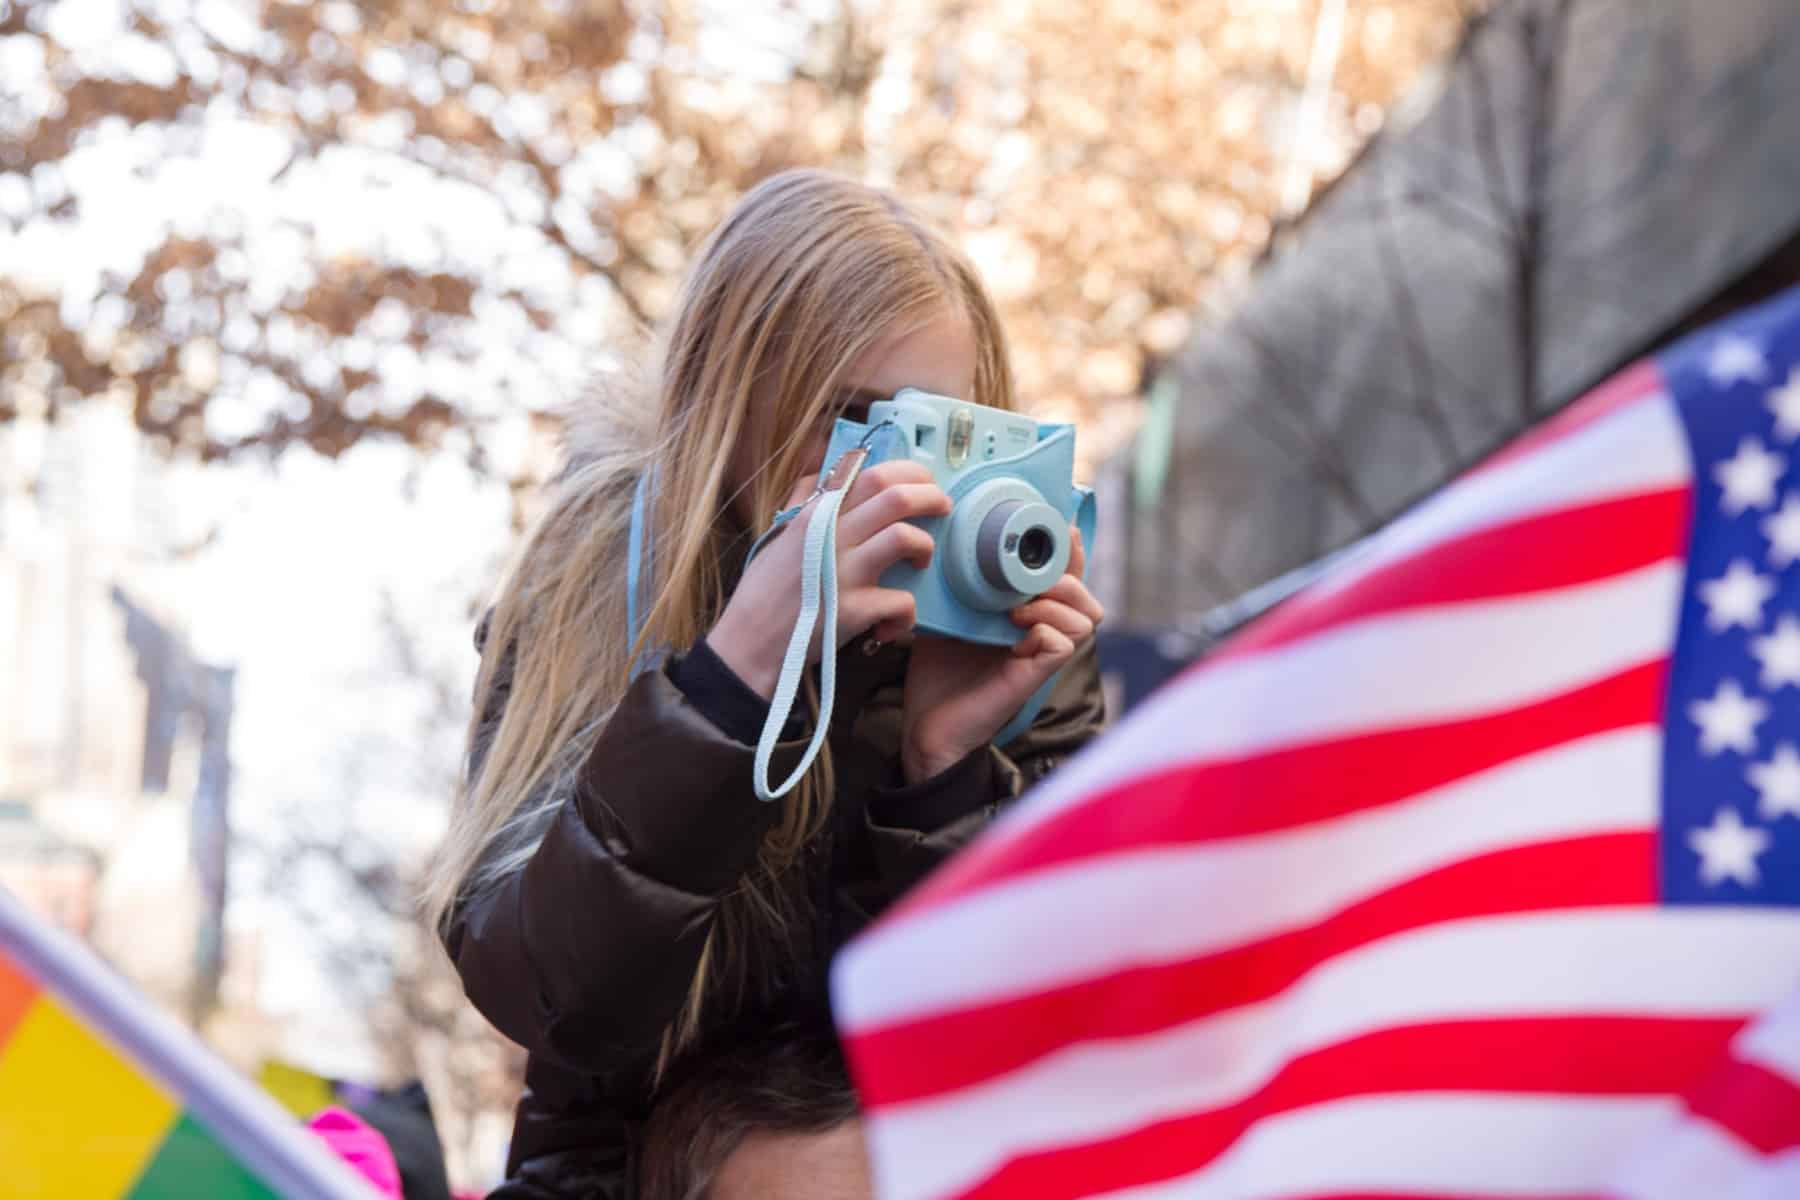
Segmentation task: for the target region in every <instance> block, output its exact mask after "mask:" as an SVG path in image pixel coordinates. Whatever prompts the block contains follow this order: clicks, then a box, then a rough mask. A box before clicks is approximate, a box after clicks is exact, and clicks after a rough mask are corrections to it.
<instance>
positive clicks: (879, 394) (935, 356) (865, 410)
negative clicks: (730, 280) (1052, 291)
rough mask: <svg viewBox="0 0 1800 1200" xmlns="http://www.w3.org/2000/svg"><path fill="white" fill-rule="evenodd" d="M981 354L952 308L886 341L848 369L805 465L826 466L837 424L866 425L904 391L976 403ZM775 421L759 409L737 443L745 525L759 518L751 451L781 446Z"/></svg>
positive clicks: (735, 481)
mask: <svg viewBox="0 0 1800 1200" xmlns="http://www.w3.org/2000/svg"><path fill="white" fill-rule="evenodd" d="M978 354H979V351H978V349H977V347H976V344H975V330H974V328H973V327H972V326H971V325H970V324H969V320H968V318H967V317H965V316H963V314H962V313H961V312H958V311H956V310H954V309H949V310H946V311H944V312H943V313H940V314H939V315H938V316H937V317H935V318H933V319H932V320H930V321H928V322H926V323H925V324H923V325H915V326H911V327H909V328H907V329H905V330H902V331H901V332H899V333H896V334H894V335H892V336H890V337H886V338H883V339H882V340H881V341H879V342H877V343H875V345H873V346H871V347H869V349H868V351H867V352H866V353H865V354H864V355H863V356H862V357H861V358H859V359H857V360H856V361H855V362H854V363H852V364H851V365H850V370H849V372H848V374H847V375H846V377H845V382H844V387H843V389H842V391H841V392H840V393H839V394H838V397H837V401H836V403H835V405H834V406H833V411H832V412H831V413H830V414H829V415H828V416H827V417H826V419H825V420H823V421H821V422H820V423H819V427H818V428H817V429H814V430H812V431H810V432H809V433H808V435H807V444H806V451H805V459H804V461H806V462H808V463H810V464H812V467H813V468H814V469H817V468H818V467H820V466H822V465H823V464H824V458H825V444H826V442H827V441H829V440H830V438H831V423H832V421H833V420H835V419H836V418H838V417H849V418H851V419H852V420H856V421H860V420H864V419H865V418H867V417H868V415H869V405H871V404H873V403H874V402H875V401H877V400H886V399H888V398H889V397H891V396H892V395H893V394H894V393H895V392H897V391H899V390H900V389H901V388H907V387H915V388H919V389H921V390H922V391H927V392H935V393H937V394H938V395H940V396H958V397H962V398H965V399H967V398H973V396H974V393H975V367H976V359H977V357H978ZM774 419H775V413H774V405H772V404H759V405H758V406H757V409H756V411H755V412H753V413H751V415H750V420H751V422H752V436H751V437H749V438H746V439H745V440H744V441H743V442H740V443H739V444H738V447H737V449H736V451H735V452H734V455H733V458H732V464H731V487H732V490H733V492H734V493H735V495H736V499H735V500H734V501H733V502H732V509H733V512H734V513H735V514H736V515H737V518H738V519H739V520H740V521H742V522H743V523H744V524H745V525H746V526H749V525H751V524H752V523H754V521H755V520H756V514H755V513H754V512H752V511H750V489H749V486H748V484H749V482H750V479H751V478H752V477H753V476H754V475H755V474H756V472H757V471H758V470H760V469H761V468H762V466H763V464H762V463H760V462H758V461H756V458H755V452H754V451H753V450H752V449H751V447H753V446H758V445H771V444H778V443H779V438H780V434H779V432H778V431H773V432H774V433H775V436H769V435H770V433H771V432H772V431H770V430H769V429H768V427H767V423H768V422H770V421H773V420H774Z"/></svg>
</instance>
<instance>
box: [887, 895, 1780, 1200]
mask: <svg viewBox="0 0 1800 1200" xmlns="http://www.w3.org/2000/svg"><path fill="white" fill-rule="evenodd" d="M1796 956H1800V913H1789V912H1782V911H1767V910H1736V909H1706V908H1702V909H1689V910H1684V911H1678V912H1671V911H1667V910H1659V909H1652V908H1642V909H1638V908H1632V909H1610V910H1595V911H1586V912H1568V911H1564V912H1548V913H1529V914H1523V915H1511V916H1505V917H1488V918H1481V919H1479V920H1470V921H1459V922H1454V923H1450V924H1446V925H1438V926H1430V927H1426V928H1423V929H1417V930H1413V931H1411V932H1409V933H1405V934H1400V935H1396V936H1394V937H1391V938H1388V939H1386V940H1384V941H1380V942H1376V943H1374V944H1373V945H1370V946H1365V947H1362V948H1360V949H1358V950H1353V951H1351V952H1349V953H1346V954H1344V955H1341V956H1340V957H1338V958H1336V959H1333V960H1331V961H1330V962H1328V963H1327V964H1325V965H1324V966H1323V967H1321V968H1319V969H1317V970H1315V971H1314V972H1313V973H1312V974H1310V975H1309V976H1307V977H1306V978H1305V979H1304V980H1302V981H1301V982H1300V983H1299V984H1298V985H1296V986H1295V987H1294V988H1292V989H1290V990H1289V991H1288V992H1286V993H1284V994H1283V995H1282V996H1280V997H1278V998H1277V999H1275V1000H1272V1001H1269V1002H1267V1003H1264V1004H1259V1005H1255V1006H1251V1007H1247V1008H1242V1009H1237V1010H1233V1011H1229V1012H1225V1013H1221V1014H1218V1015H1216V1016H1213V1017H1209V1018H1205V1019H1202V1020H1199V1021H1195V1022H1193V1023H1191V1024H1189V1025H1185V1026H1180V1027H1177V1028H1174V1029H1171V1030H1167V1031H1164V1032H1161V1033H1157V1034H1153V1035H1149V1036H1145V1037H1141V1038H1132V1039H1128V1040H1118V1041H1107V1042H1075V1043H1072V1044H1071V1045H1070V1046H1069V1048H1067V1049H1065V1050H1062V1051H1059V1052H1058V1053H1056V1054H1055V1055H1053V1056H1051V1057H1049V1058H1046V1059H1043V1060H1041V1061H1039V1062H1037V1063H1035V1064H1033V1065H1031V1066H1030V1067H1027V1068H1025V1069H1023V1070H1020V1071H1017V1072H1014V1073H1013V1074H1011V1075H1007V1076H1004V1077H1002V1078H1000V1079H998V1080H995V1081H993V1082H991V1083H987V1084H982V1085H978V1086H976V1087H971V1088H965V1089H963V1090H961V1091H959V1092H955V1093H952V1094H950V1095H947V1096H944V1097H942V1098H939V1099H933V1100H925V1101H918V1102H913V1103H908V1104H899V1105H890V1106H887V1107H884V1108H881V1109H879V1110H878V1111H877V1112H876V1114H875V1115H874V1118H873V1119H872V1120H871V1122H870V1130H869V1133H870V1146H871V1151H872V1153H873V1155H874V1156H875V1161H876V1163H877V1165H878V1166H880V1165H885V1164H895V1165H896V1169H895V1170H893V1171H892V1172H891V1173H889V1174H890V1176H891V1177H892V1178H901V1177H904V1178H905V1179H906V1180H907V1186H908V1187H909V1188H916V1189H917V1192H916V1194H917V1195H921V1196H935V1195H941V1194H949V1193H952V1192H955V1191H957V1190H959V1189H961V1188H965V1187H967V1186H969V1185H970V1184H973V1183H974V1182H976V1181H977V1180H979V1179H981V1178H982V1177H983V1176H985V1175H987V1174H988V1173H990V1172H991V1171H992V1170H994V1169H995V1168H997V1167H999V1166H1000V1165H1001V1164H1002V1163H1004V1162H1005V1161H1006V1160H1007V1159H1008V1158H1010V1157H1013V1156H1015V1155H1018V1154H1021V1153H1025V1152H1028V1151H1033V1150H1045V1149H1050V1148H1053V1147H1055V1146H1058V1145H1069V1144H1083V1143H1087V1142H1095V1141H1101V1140H1104V1139H1106V1138H1108V1137H1113V1136H1117V1135H1119V1134H1123V1133H1126V1132H1129V1131H1130V1130H1132V1129H1136V1128H1139V1127H1142V1126H1144V1125H1147V1124H1150V1123H1152V1122H1155V1121H1158V1120H1167V1119H1171V1118H1174V1117H1178V1116H1181V1115H1183V1114H1185V1113H1192V1112H1199V1111H1204V1110H1207V1109H1211V1108H1217V1107H1220V1106H1223V1105H1225V1104H1229V1103H1231V1102H1233V1101H1235V1100H1238V1099H1241V1098H1243V1097H1244V1096H1247V1095H1249V1094H1250V1093H1252V1092H1254V1091H1255V1090H1256V1089H1257V1088H1258V1087H1260V1086H1261V1085H1263V1084H1265V1083H1267V1082H1268V1081H1269V1080H1270V1079H1271V1078H1272V1077H1273V1076H1274V1075H1275V1073H1276V1072H1277V1071H1278V1070H1279V1069H1280V1068H1281V1066H1282V1065H1283V1064H1284V1063H1286V1062H1288V1061H1289V1060H1291V1059H1293V1058H1296V1057H1298V1056H1300V1055H1303V1054H1306V1053H1309V1052H1311V1051H1314V1050H1319V1049H1322V1048H1324V1047H1327V1046H1331V1045H1334V1044H1337V1043H1339V1042H1343V1041H1347V1040H1349V1039H1352V1038H1356V1037H1359V1036H1362V1035H1364V1034H1369V1033H1375V1032H1378V1031H1380V1030H1384V1029H1392V1028H1397V1027H1403V1026H1417V1025H1429V1024H1438V1023H1442V1022H1446V1021H1469V1020H1482V1019H1489V1018H1492V1019H1501V1018H1509V1017H1541V1016H1602V1017H1604V1016H1620V1015H1629V1016H1675V1017H1727V1018H1737V1019H1742V1018H1744V1017H1746V1016H1748V1015H1750V1014H1753V1013H1755V1012H1757V1011H1759V1010H1760V1009H1762V1008H1764V1007H1765V1006H1767V1005H1768V1004H1770V1003H1771V1002H1773V1001H1774V1000H1775V999H1777V998H1779V997H1782V996H1785V995H1787V994H1788V993H1789V991H1791V989H1792V987H1793V983H1794V973H1793V969H1792V963H1793V962H1794V961H1795V958H1796ZM1370 1086H1371V1088H1372V1089H1377V1090H1378V1089H1379V1086H1380V1080H1379V1079H1374V1080H1370ZM899 1164H904V1166H905V1170H904V1171H902V1170H899V1169H897V1166H898V1165H899ZM909 1194H913V1193H909ZM1259 1194H1261V1193H1259Z"/></svg>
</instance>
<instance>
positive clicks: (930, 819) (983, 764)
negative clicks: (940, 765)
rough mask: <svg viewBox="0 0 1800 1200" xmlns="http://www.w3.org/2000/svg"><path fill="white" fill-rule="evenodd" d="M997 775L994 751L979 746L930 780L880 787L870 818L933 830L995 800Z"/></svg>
mask: <svg viewBox="0 0 1800 1200" xmlns="http://www.w3.org/2000/svg"><path fill="white" fill-rule="evenodd" d="M995 778H996V776H995V772H994V755H993V752H992V751H991V750H989V748H988V747H986V746H980V747H977V748H976V749H975V750H973V751H971V752H970V753H968V754H966V755H964V756H963V757H962V758H961V759H959V760H958V761H957V762H955V763H954V764H952V765H951V766H948V767H945V768H944V769H943V770H942V771H939V772H938V773H937V774H936V775H933V776H932V777H931V778H930V779H921V780H920V781H919V782H917V783H911V784H907V785H905V786H904V787H890V788H881V789H878V790H877V791H876V793H875V794H874V795H873V796H871V797H870V798H869V819H870V820H872V821H873V822H875V824H877V825H885V826H887V827H888V828H890V829H911V830H915V831H917V832H919V833H930V832H932V831H933V830H936V829H942V828H943V827H944V826H946V825H948V824H950V823H951V822H952V821H957V820H960V819H961V818H963V817H965V816H967V815H968V814H969V813H972V812H976V811H978V810H980V809H981V808H984V807H985V806H987V805H989V804H993V803H995V802H996V801H997V800H998V799H999V797H998V795H997V793H996V790H995Z"/></svg>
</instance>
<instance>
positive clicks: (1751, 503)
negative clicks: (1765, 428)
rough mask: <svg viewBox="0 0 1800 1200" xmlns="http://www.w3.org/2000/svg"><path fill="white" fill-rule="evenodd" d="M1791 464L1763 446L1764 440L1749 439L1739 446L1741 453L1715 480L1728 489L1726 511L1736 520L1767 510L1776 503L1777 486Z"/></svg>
mask: <svg viewBox="0 0 1800 1200" xmlns="http://www.w3.org/2000/svg"><path fill="white" fill-rule="evenodd" d="M1786 469H1787V461H1786V460H1785V459H1784V458H1782V456H1781V455H1779V454H1777V453H1775V452H1774V451H1773V450H1770V449H1769V448H1768V447H1767V446H1764V445H1763V444H1762V439H1760V438H1753V437H1747V438H1745V439H1744V440H1743V441H1741V442H1739V443H1738V448H1737V453H1736V454H1734V455H1732V456H1731V457H1730V458H1728V459H1726V460H1725V461H1724V462H1722V463H1720V464H1719V465H1718V466H1716V467H1714V468H1713V478H1714V479H1716V480H1718V482H1719V486H1720V487H1722V488H1724V489H1725V499H1724V502H1723V503H1724V505H1725V511H1726V512H1727V513H1729V514H1730V515H1732V516H1734V517H1735V516H1736V515H1737V514H1739V513H1741V512H1743V511H1744V510H1745V509H1747V508H1767V507H1769V506H1770V505H1771V504H1773V503H1775V485H1776V484H1777V483H1779V482H1780V481H1781V473H1782V472H1783V471H1784V470H1786Z"/></svg>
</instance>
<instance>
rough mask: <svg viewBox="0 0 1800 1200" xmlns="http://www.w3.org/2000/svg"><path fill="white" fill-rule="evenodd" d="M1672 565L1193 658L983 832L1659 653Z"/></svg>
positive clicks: (1668, 618) (1674, 601) (1677, 569)
mask: <svg viewBox="0 0 1800 1200" xmlns="http://www.w3.org/2000/svg"><path fill="white" fill-rule="evenodd" d="M1682 576H1683V569H1682V564H1681V563H1680V562H1678V561H1666V562H1661V563H1656V564H1653V565H1651V566H1648V567H1642V568H1640V569H1638V570H1636V571H1630V572H1626V573H1625V574H1622V575H1616V576H1613V577H1611V578H1608V579H1603V580H1599V581H1597V582H1594V583H1588V584H1582V585H1579V586H1576V587H1568V588H1559V589H1557V590H1555V591H1550V592H1543V593H1538V594H1535V595H1529V596H1519V597H1507V598H1504V599H1498V600H1487V601H1476V602H1469V603H1461V604H1447V605H1440V606H1435V607H1430V608H1421V609H1412V610H1408V611H1405V612H1399V613H1390V614H1384V615H1381V616H1376V617H1371V618H1368V619H1366V620H1361V621H1352V622H1349V623H1347V624H1344V625H1341V626H1336V627H1333V628H1330V629H1327V630H1324V631H1322V632H1320V633H1317V634H1314V635H1313V636H1311V637H1309V638H1306V639H1304V640H1302V641H1299V642H1295V643H1292V644H1289V645H1285V646H1279V647H1276V648H1273V649H1271V650H1268V651H1266V652H1264V653H1259V654H1253V655H1248V656H1246V657H1243V658H1234V659H1224V660H1221V661H1219V662H1217V663H1213V664H1211V665H1207V666H1203V667H1201V668H1199V669H1198V670H1195V671H1193V672H1192V673H1190V674H1188V675H1186V676H1183V677H1182V678H1180V679H1177V680H1176V681H1175V682H1173V683H1171V684H1169V685H1168V686H1167V687H1165V688H1163V689H1162V691H1160V692H1159V693H1157V694H1156V695H1155V696H1152V697H1151V698H1150V699H1149V700H1148V701H1146V702H1145V703H1144V705H1143V706H1142V707H1141V708H1140V709H1139V710H1138V711H1137V712H1136V713H1134V714H1133V715H1132V716H1131V717H1130V718H1128V719H1127V720H1126V721H1124V722H1122V723H1121V724H1120V725H1119V726H1117V727H1116V728H1114V729H1113V730H1111V731H1110V732H1109V733H1108V735H1107V736H1106V737H1105V738H1103V739H1101V740H1100V741H1099V742H1096V743H1095V744H1094V745H1093V746H1091V747H1089V748H1088V749H1087V750H1085V751H1084V752H1082V753H1081V754H1078V755H1076V756H1075V757H1074V758H1073V759H1071V760H1070V761H1069V762H1068V763H1067V764H1065V765H1064V766H1063V767H1062V769H1061V770H1060V771H1058V772H1057V773H1056V774H1054V775H1052V776H1050V778H1049V779H1047V780H1046V781H1045V782H1044V783H1043V784H1042V785H1041V786H1039V787H1037V788H1036V789H1034V790H1033V791H1032V793H1031V802H1030V803H1029V804H1022V805H1019V806H1017V807H1015V808H1013V809H1011V810H1010V811H1008V812H1007V813H1006V814H1005V815H1003V816H1002V817H1001V818H1000V819H999V820H998V821H996V822H995V824H994V826H993V827H992V831H991V832H990V833H989V835H988V836H1005V835H1006V834H1007V833H1017V832H1018V831H1019V830H1022V829H1027V828H1031V827H1032V826H1035V825H1037V824H1040V823H1042V822H1043V821H1045V820H1046V819H1048V818H1050V817H1052V816H1054V815H1055V814H1056V813H1059V812H1061V811H1062V810H1063V809H1065V808H1070V807H1073V806H1075V805H1077V804H1080V803H1082V802H1083V801H1085V800H1089V799H1091V798H1092V797H1094V796H1096V795H1098V794H1100V793H1101V792H1103V791H1106V790H1108V789H1110V788H1114V787H1117V786H1119V785H1121V784H1123V783H1125V782H1126V781H1127V780H1130V779H1133V778H1136V777H1139V776H1143V775H1147V774H1150V773H1152V772H1155V771H1159V770H1166V769H1169V768H1172V767H1176V766H1179V765H1182V764H1187V763H1197V762H1202V761H1210V760H1215V759H1230V758H1240V757H1244V756H1247V755H1251V754H1255V753H1257V752H1259V751H1267V750H1272V749H1275V748H1278V747H1283V746H1295V745H1300V744H1304V743H1307V742H1314V741H1320V740H1324V739H1327V738H1335V737H1344V736H1348V735H1351V734H1356V733H1369V732H1374V731H1378V730H1389V729H1400V728H1405V727H1407V726H1411V725H1421V724H1429V723H1434V722H1443V721H1452V720H1458V719H1463V718H1468V717H1474V716H1479V715H1482V714H1485V713H1494V712H1500V711H1503V710H1506V709H1510V708H1516V707H1519V706H1520V705H1524V704H1529V703H1532V702H1533V701H1537V700H1542V699H1546V698H1548V697H1551V696H1555V695H1558V694H1560V693H1562V692H1565V691H1568V690H1571V689H1573V688H1577V687H1580V686H1582V685H1583V684H1586V683H1591V682H1594V681H1596V680H1599V679H1603V678H1606V677H1608V676H1610V675H1613V674H1616V673H1617V672H1620V671H1623V670H1626V669H1628V668H1631V667H1635V666H1640V665H1642V664H1644V663H1647V662H1654V661H1657V660H1660V659H1663V658H1666V657H1667V656H1668V654H1669V650H1670V648H1671V647H1672V646H1673V644H1674V639H1675V624H1676V618H1677V616H1678V614H1679V609H1680V603H1681V586H1682ZM1521 648H1529V650H1530V652H1529V653H1521Z"/></svg>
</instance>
